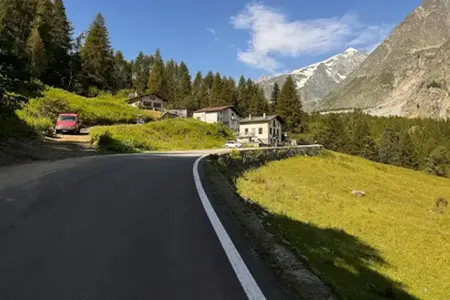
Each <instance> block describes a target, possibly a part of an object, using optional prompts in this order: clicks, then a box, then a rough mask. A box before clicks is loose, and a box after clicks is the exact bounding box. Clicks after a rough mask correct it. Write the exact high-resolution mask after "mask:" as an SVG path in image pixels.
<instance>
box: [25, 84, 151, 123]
mask: <svg viewBox="0 0 450 300" xmlns="http://www.w3.org/2000/svg"><path fill="white" fill-rule="evenodd" d="M16 113H17V115H18V117H19V118H20V119H21V120H23V121H25V123H26V124H28V125H29V126H31V127H32V128H34V129H36V131H38V132H45V131H49V130H51V128H52V126H53V125H54V122H55V119H56V117H57V116H58V114H60V113H78V114H79V115H80V118H81V120H82V121H83V125H84V126H94V125H111V124H121V123H134V122H136V118H137V117H138V115H139V114H142V116H143V118H144V119H146V120H148V121H150V120H154V119H156V118H157V117H158V116H159V113H158V112H150V111H142V110H139V109H137V108H134V107H131V106H130V105H128V104H127V103H126V99H124V98H117V97H113V96H112V95H107V94H105V95H102V96H99V97H96V98H85V97H82V96H78V95H75V94H72V93H70V92H67V91H65V90H61V89H55V88H47V89H46V90H45V91H44V93H43V95H42V97H39V98H35V99H30V100H29V102H28V103H27V104H26V105H25V106H24V107H23V108H22V109H20V110H18V111H16Z"/></svg>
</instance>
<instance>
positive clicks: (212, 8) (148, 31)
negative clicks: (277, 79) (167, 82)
mask: <svg viewBox="0 0 450 300" xmlns="http://www.w3.org/2000/svg"><path fill="white" fill-rule="evenodd" d="M420 3H421V0H377V1H369V0H367V1H366V0H314V1H312V0H267V1H263V2H256V1H250V2H245V1H241V0H220V1H219V0H209V1H207V0H193V1H186V0H162V1H161V0H159V1H155V0H127V1H123V0H65V5H66V9H67V12H68V16H69V19H70V21H71V22H72V24H73V26H74V28H75V33H80V32H82V31H84V30H87V28H88V27H89V24H90V23H91V22H92V20H93V19H94V17H95V15H96V14H97V13H98V12H101V13H102V14H103V15H104V17H105V19H106V23H107V26H108V29H109V34H110V39H111V43H112V46H113V47H114V49H118V50H122V51H123V52H124V54H125V56H126V57H127V58H128V59H133V58H134V57H136V55H137V54H138V52H139V51H143V52H145V53H148V54H151V53H153V52H154V51H155V49H156V48H160V49H161V53H162V55H163V58H164V59H169V58H173V59H175V60H176V61H178V62H180V61H182V60H183V61H185V62H186V63H187V64H188V66H189V68H190V71H191V73H192V74H194V73H195V72H197V71H202V72H203V73H206V72H207V71H208V70H212V71H213V72H217V71H218V72H220V73H222V74H225V75H229V76H232V77H235V78H238V77H239V76H240V75H241V74H243V75H245V76H247V77H252V78H254V79H256V78H258V77H259V76H260V75H262V74H276V73H280V72H284V71H288V70H294V69H298V68H300V67H302V66H306V65H308V64H311V63H314V62H316V61H320V60H322V59H325V58H327V57H329V56H332V55H334V54H336V53H338V52H341V51H343V50H345V49H346V48H348V47H353V48H356V49H367V50H370V49H372V48H373V47H374V46H376V45H377V44H378V43H379V42H380V41H382V40H383V39H384V38H385V36H386V35H388V34H389V32H390V31H391V30H392V29H393V28H394V26H395V25H397V24H398V23H399V22H401V21H402V20H403V19H404V18H405V16H406V15H407V14H409V13H410V12H411V11H412V10H413V9H414V8H416V7H417V6H419V5H420Z"/></svg>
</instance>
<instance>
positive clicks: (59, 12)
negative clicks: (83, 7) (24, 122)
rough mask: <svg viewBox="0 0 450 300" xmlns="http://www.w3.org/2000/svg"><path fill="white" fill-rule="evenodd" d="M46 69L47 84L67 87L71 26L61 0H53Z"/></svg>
mask: <svg viewBox="0 0 450 300" xmlns="http://www.w3.org/2000/svg"><path fill="white" fill-rule="evenodd" d="M50 34H51V43H50V51H51V55H50V57H49V58H48V69H47V75H46V78H47V84H49V85H53V86H57V87H61V88H67V87H68V85H69V82H70V66H71V61H70V60H71V51H72V26H71V24H70V22H69V20H68V18H67V13H66V8H65V6H64V3H63V0H54V1H53V14H52V30H51V32H50Z"/></svg>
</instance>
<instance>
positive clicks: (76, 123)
mask: <svg viewBox="0 0 450 300" xmlns="http://www.w3.org/2000/svg"><path fill="white" fill-rule="evenodd" d="M80 125H81V121H80V119H79V118H78V114H60V115H59V116H58V119H57V120H56V124H55V133H56V134H58V133H75V134H79V133H80Z"/></svg>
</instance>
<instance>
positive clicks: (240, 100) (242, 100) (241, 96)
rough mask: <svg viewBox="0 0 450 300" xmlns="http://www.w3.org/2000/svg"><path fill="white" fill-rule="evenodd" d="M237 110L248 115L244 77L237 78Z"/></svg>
mask: <svg viewBox="0 0 450 300" xmlns="http://www.w3.org/2000/svg"><path fill="white" fill-rule="evenodd" d="M236 98H237V108H238V110H239V111H240V112H241V113H242V114H244V115H247V114H248V113H249V103H248V102H247V82H246V80H245V78H244V76H241V77H240V78H239V83H238V86H237V88H236Z"/></svg>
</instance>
